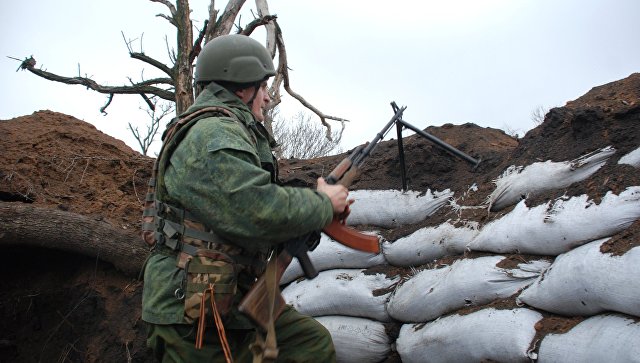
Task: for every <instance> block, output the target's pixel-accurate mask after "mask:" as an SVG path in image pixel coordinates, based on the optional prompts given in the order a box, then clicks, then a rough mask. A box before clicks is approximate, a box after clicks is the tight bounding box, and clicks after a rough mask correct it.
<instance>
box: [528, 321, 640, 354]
mask: <svg viewBox="0 0 640 363" xmlns="http://www.w3.org/2000/svg"><path fill="white" fill-rule="evenodd" d="M569 360H570V361H572V362H593V363H610V362H640V323H638V322H637V321H634V320H631V319H628V318H625V317H622V316H616V315H598V316H594V317H592V318H589V319H587V320H585V321H583V322H581V323H580V324H578V325H576V326H575V327H573V329H571V330H570V331H568V332H566V333H564V334H549V335H547V336H545V337H544V338H543V339H542V342H541V343H540V349H539V350H538V362H539V363H548V362H558V363H564V362H567V361H569Z"/></svg>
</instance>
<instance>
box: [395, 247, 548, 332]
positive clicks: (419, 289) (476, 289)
mask: <svg viewBox="0 0 640 363" xmlns="http://www.w3.org/2000/svg"><path fill="white" fill-rule="evenodd" d="M504 258H505V257H503V256H487V257H480V258H476V259H464V260H458V261H456V262H454V263H453V264H452V265H450V266H447V267H444V268H440V269H433V270H424V271H421V272H420V273H418V274H417V275H415V276H413V277H412V278H411V279H410V280H408V281H407V282H405V283H404V284H402V285H401V286H400V287H398V288H397V289H396V291H395V292H394V293H393V294H392V296H391V298H390V299H389V302H388V304H387V311H388V312H389V315H390V316H391V317H393V318H394V319H396V320H399V321H402V322H425V321H430V320H433V319H435V318H437V317H439V316H441V315H444V314H446V313H449V312H452V311H454V310H457V309H460V308H462V307H464V306H468V305H482V304H486V303H489V302H491V301H493V300H496V299H500V298H506V297H509V296H511V295H513V294H515V293H517V292H518V290H520V289H521V288H523V287H525V286H526V285H528V284H530V283H532V282H533V281H535V279H536V278H538V276H539V275H540V273H541V272H542V271H543V270H544V269H545V268H547V267H548V266H549V262H547V261H544V260H540V261H532V262H530V263H521V264H519V265H518V267H517V268H513V269H503V268H499V267H496V264H498V263H499V262H501V261H502V260H503V259H504Z"/></svg>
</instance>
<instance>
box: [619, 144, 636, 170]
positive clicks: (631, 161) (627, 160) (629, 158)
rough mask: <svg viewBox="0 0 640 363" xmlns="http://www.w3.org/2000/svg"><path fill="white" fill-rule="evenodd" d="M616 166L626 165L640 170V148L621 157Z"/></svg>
mask: <svg viewBox="0 0 640 363" xmlns="http://www.w3.org/2000/svg"><path fill="white" fill-rule="evenodd" d="M618 164H628V165H631V166H634V167H636V168H640V147H639V148H637V149H635V150H633V151H632V152H630V153H628V154H626V155H624V156H623V157H621V158H620V160H618Z"/></svg>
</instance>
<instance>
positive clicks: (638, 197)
mask: <svg viewBox="0 0 640 363" xmlns="http://www.w3.org/2000/svg"><path fill="white" fill-rule="evenodd" d="M638 218H640V187H638V186H634V187H629V188H627V189H626V190H625V191H623V192H622V193H620V195H615V194H613V193H611V192H608V193H607V194H606V195H605V196H604V198H602V201H601V202H600V204H595V202H593V201H589V200H588V196H587V195H581V196H577V197H573V198H571V199H569V200H561V199H559V200H557V201H556V202H555V203H554V204H551V203H547V204H542V205H539V206H537V207H533V208H531V209H529V208H528V207H527V206H526V205H525V203H524V201H522V202H520V203H518V205H516V207H515V208H514V209H513V210H512V211H511V212H510V213H508V214H506V215H505V216H503V217H502V218H500V219H498V220H495V221H493V222H491V223H488V224H486V225H485V226H484V227H483V228H482V229H481V230H480V233H479V234H478V235H477V236H476V237H475V238H474V239H473V241H471V243H469V245H468V246H467V247H468V248H469V249H470V250H475V251H489V252H495V253H523V254H537V255H559V254H561V253H564V252H567V251H569V250H570V249H572V248H574V247H577V246H580V245H583V244H585V243H587V242H590V241H593V240H596V239H599V238H604V237H610V236H612V235H614V234H616V233H618V232H620V231H622V230H624V229H626V228H627V227H629V226H630V225H631V224H632V223H633V222H634V221H635V220H637V219H638Z"/></svg>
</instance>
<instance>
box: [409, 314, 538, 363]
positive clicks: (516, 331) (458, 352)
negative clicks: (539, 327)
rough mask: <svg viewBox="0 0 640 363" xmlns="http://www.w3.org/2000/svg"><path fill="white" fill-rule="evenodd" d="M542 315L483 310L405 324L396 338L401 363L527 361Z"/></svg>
mask: <svg viewBox="0 0 640 363" xmlns="http://www.w3.org/2000/svg"><path fill="white" fill-rule="evenodd" d="M540 319H542V314H540V313H538V312H536V311H533V310H529V309H513V310H496V309H493V308H489V309H483V310H480V311H476V312H474V313H471V314H468V315H451V316H447V317H443V318H440V319H437V320H435V321H432V322H430V323H427V324H405V325H403V326H402V328H401V329H400V335H399V336H398V339H397V340H396V349H397V351H398V354H399V355H400V358H401V359H402V362H403V363H412V362H417V363H423V362H430V363H431V362H433V363H438V362H446V363H449V362H473V363H477V362H486V361H491V362H529V361H530V360H529V355H528V350H529V345H530V344H531V342H532V341H533V338H534V336H535V334H536V330H535V328H534V326H535V324H536V322H538V321H539V320H540Z"/></svg>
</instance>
